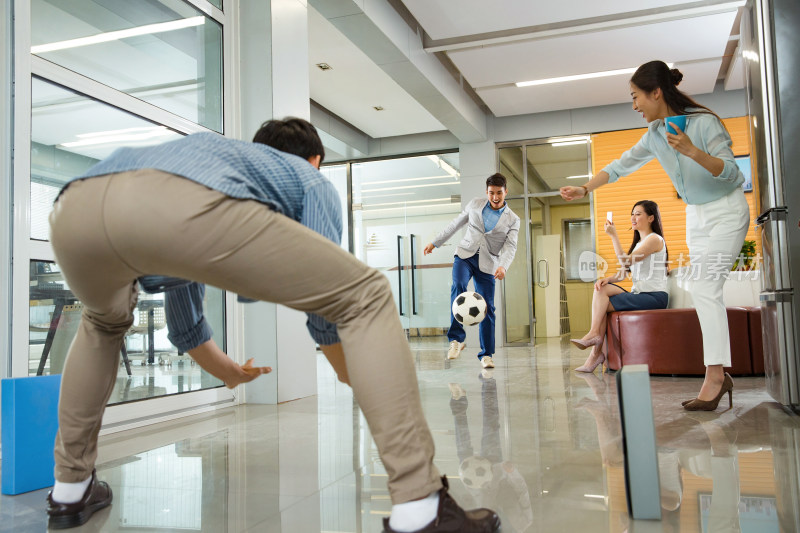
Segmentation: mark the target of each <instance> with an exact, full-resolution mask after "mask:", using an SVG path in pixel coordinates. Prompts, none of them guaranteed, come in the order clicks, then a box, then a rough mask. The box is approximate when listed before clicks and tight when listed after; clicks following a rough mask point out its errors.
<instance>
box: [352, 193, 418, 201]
mask: <svg viewBox="0 0 800 533" xmlns="http://www.w3.org/2000/svg"><path fill="white" fill-rule="evenodd" d="M389 196H391V197H392V198H395V197H397V196H414V193H413V192H396V193H391V194H362V195H361V200H364V198H386V197H389Z"/></svg>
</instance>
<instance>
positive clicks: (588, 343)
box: [569, 335, 603, 350]
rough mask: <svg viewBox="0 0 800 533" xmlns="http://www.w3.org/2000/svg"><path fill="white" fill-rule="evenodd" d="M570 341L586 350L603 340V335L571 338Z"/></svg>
mask: <svg viewBox="0 0 800 533" xmlns="http://www.w3.org/2000/svg"><path fill="white" fill-rule="evenodd" d="M569 342H571V343H572V344H574V345H575V346H577V347H578V348H580V349H581V350H585V349H586V348H588V347H589V346H595V345H597V344H600V343H602V342H603V336H602V335H598V336H597V337H592V338H591V339H586V340H583V339H570V340H569Z"/></svg>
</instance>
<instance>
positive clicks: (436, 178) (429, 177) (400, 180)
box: [361, 174, 453, 187]
mask: <svg viewBox="0 0 800 533" xmlns="http://www.w3.org/2000/svg"><path fill="white" fill-rule="evenodd" d="M445 178H447V179H452V178H453V176H451V175H449V174H442V175H441V176H428V177H425V178H400V179H397V180H381V181H366V182H364V183H362V184H361V186H362V187H367V186H369V185H382V184H385V183H401V182H405V181H426V180H440V179H445Z"/></svg>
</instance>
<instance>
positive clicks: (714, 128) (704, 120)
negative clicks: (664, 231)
mask: <svg viewBox="0 0 800 533" xmlns="http://www.w3.org/2000/svg"><path fill="white" fill-rule="evenodd" d="M685 133H686V134H687V135H688V136H689V138H690V139H691V140H692V144H694V145H695V146H696V147H697V148H699V149H700V150H702V151H704V152H706V153H708V154H710V155H712V156H714V157H717V158H719V159H722V160H723V161H724V162H725V168H724V169H723V170H722V172H721V173H720V175H719V176H714V175H712V174H711V172H709V171H708V170H706V169H705V168H703V167H702V166H700V164H698V163H697V162H696V161H695V160H694V159H692V158H690V157H687V156H685V155H683V154H680V153H678V152H677V151H676V150H675V149H674V148H672V147H671V146H670V145H669V143H668V142H667V134H666V129H665V127H664V121H663V120H662V119H657V120H654V121H653V122H651V123H650V124H649V125H648V126H647V132H646V133H645V134H644V135H642V138H641V139H639V142H637V143H636V144H635V145H634V146H633V148H631V149H630V150H628V151H627V152H625V153H624V154H622V155H621V156H620V158H619V159H617V160H616V161H614V162H612V163H611V164H609V165H608V166H607V167H605V168H604V169H603V170H604V171H606V172H607V173H608V176H609V179H608V182H609V183H614V182H615V181H617V180H618V179H619V178H621V177H622V176H627V175H628V174H631V173H633V172H635V171H636V170H638V169H639V168H641V167H642V166H644V165H645V164H646V163H648V162H650V161H652V160H653V158H655V159H658V162H659V163H661V166H662V167H664V170H665V171H666V173H667V175H668V176H669V179H670V180H672V184H673V185H674V186H675V189H676V190H677V191H678V194H679V195H680V196H681V198H682V199H683V201H684V202H686V203H687V204H705V203H708V202H712V201H714V200H718V199H720V198H722V197H723V196H726V195H728V194H729V193H730V192H731V191H733V190H734V189H736V188H737V187H741V185H742V183H744V176H743V175H742V172H741V171H740V170H739V167H738V166H737V165H736V161H735V160H734V157H733V151H732V150H731V145H732V144H733V143H732V141H731V137H730V135H728V132H727V131H726V130H725V128H724V127H723V125H722V122H720V121H719V119H718V118H717V117H715V116H714V115H711V114H709V113H694V114H690V115H688V117H687V119H686V132H685Z"/></svg>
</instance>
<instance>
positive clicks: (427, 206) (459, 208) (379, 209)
mask: <svg viewBox="0 0 800 533" xmlns="http://www.w3.org/2000/svg"><path fill="white" fill-rule="evenodd" d="M442 206H455V207H456V209H457V210H458V211H460V210H461V205H460V204H453V203H451V202H450V198H448V199H447V201H446V202H439V203H437V204H427V205H407V206H399V207H379V208H377V209H372V208H369V207H368V206H365V208H364V212H365V213H366V212H369V213H370V214H371V213H381V212H384V211H397V210H398V209H427V208H429V207H442ZM458 211H456V213H457V212H458Z"/></svg>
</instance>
